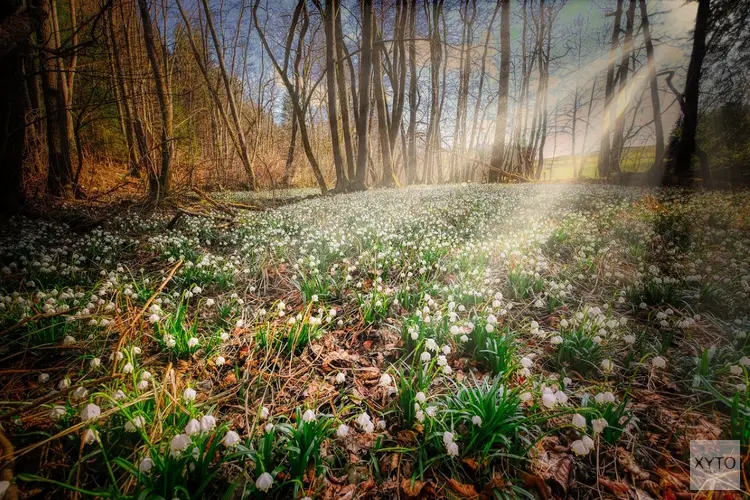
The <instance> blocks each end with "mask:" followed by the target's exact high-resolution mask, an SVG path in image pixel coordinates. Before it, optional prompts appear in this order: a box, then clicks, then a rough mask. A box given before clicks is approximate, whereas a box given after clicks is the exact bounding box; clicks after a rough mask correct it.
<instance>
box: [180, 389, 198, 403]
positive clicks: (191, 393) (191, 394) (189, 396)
mask: <svg viewBox="0 0 750 500" xmlns="http://www.w3.org/2000/svg"><path fill="white" fill-rule="evenodd" d="M196 395H197V393H196V392H195V389H193V388H191V387H188V388H187V389H185V390H184V391H183V392H182V399H184V400H185V402H190V401H195V396H196Z"/></svg>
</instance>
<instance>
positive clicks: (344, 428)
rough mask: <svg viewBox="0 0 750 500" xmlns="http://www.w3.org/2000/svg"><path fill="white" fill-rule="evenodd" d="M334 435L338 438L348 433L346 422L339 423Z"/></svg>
mask: <svg viewBox="0 0 750 500" xmlns="http://www.w3.org/2000/svg"><path fill="white" fill-rule="evenodd" d="M336 435H337V436H338V437H340V438H345V437H346V436H348V435H349V426H348V425H346V424H341V425H339V426H338V428H337V429H336Z"/></svg>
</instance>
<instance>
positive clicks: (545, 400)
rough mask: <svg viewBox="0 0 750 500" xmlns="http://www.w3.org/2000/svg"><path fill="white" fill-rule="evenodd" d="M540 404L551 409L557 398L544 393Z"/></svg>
mask: <svg viewBox="0 0 750 500" xmlns="http://www.w3.org/2000/svg"><path fill="white" fill-rule="evenodd" d="M542 404H543V405H544V406H546V407H547V408H553V407H554V406H555V405H556V404H557V398H556V397H555V395H554V394H552V393H549V392H545V393H544V394H542Z"/></svg>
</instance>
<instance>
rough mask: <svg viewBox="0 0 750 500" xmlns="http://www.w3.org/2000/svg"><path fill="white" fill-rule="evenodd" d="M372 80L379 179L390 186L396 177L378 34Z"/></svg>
mask: <svg viewBox="0 0 750 500" xmlns="http://www.w3.org/2000/svg"><path fill="white" fill-rule="evenodd" d="M373 28H374V30H373V31H374V32H375V33H377V27H376V26H375V23H373ZM372 68H373V74H372V82H373V89H372V91H373V94H374V97H375V108H376V111H377V113H378V140H379V142H380V162H381V163H382V168H383V177H382V179H381V180H380V186H381V187H392V186H395V185H396V179H395V176H394V173H393V162H392V161H391V139H390V134H389V133H388V109H387V106H386V103H385V94H384V90H383V40H382V37H380V36H378V40H377V42H376V43H375V44H374V46H373V60H372Z"/></svg>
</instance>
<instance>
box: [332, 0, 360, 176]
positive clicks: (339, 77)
mask: <svg viewBox="0 0 750 500" xmlns="http://www.w3.org/2000/svg"><path fill="white" fill-rule="evenodd" d="M331 2H333V6H334V11H335V13H334V23H335V31H336V33H335V39H336V86H337V89H338V94H339V108H340V109H341V132H342V135H343V136H344V152H345V153H346V171H347V176H348V178H349V179H353V178H354V176H355V164H354V145H353V143H352V131H351V121H350V119H349V102H348V99H347V92H346V66H345V64H346V62H345V61H344V32H343V29H342V28H341V0H331ZM353 78H354V74H353V73H352V79H353Z"/></svg>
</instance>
